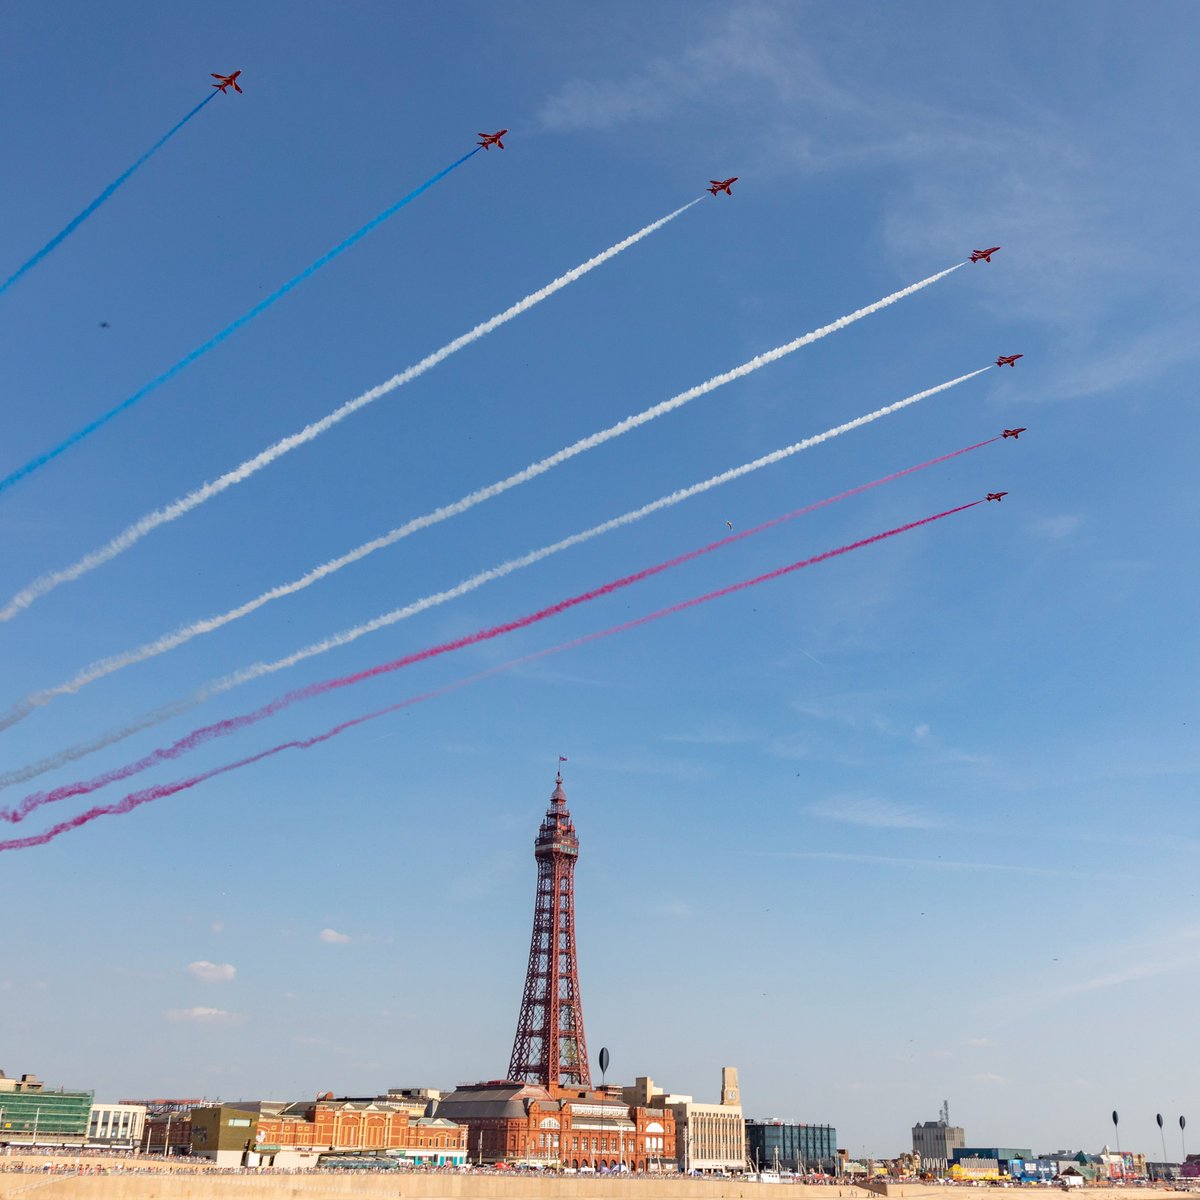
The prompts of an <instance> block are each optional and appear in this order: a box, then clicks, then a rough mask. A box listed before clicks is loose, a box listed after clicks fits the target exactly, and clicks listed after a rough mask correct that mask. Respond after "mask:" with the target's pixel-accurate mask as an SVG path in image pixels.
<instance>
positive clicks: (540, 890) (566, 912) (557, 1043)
mask: <svg viewBox="0 0 1200 1200" xmlns="http://www.w3.org/2000/svg"><path fill="white" fill-rule="evenodd" d="M562 782H563V781H562V773H561V772H559V774H558V775H557V776H556V777H555V787H554V791H553V793H552V794H551V796H550V807H549V808H548V809H547V810H546V816H545V817H544V818H543V820H542V825H541V828H540V829H539V830H538V835H537V839H536V840H535V842H534V843H533V856H534V858H535V859H536V860H537V896H536V898H535V900H534V904H533V937H532V938H531V939H530V942H529V966H528V968H527V970H526V972H525V992H524V995H523V996H522V997H521V1013H520V1016H518V1018H517V1034H516V1037H515V1038H514V1039H513V1048H512V1058H511V1059H510V1060H509V1065H508V1077H509V1079H512V1080H521V1081H523V1082H526V1083H540V1084H542V1086H543V1087H554V1086H560V1087H568V1086H574V1087H582V1088H590V1087H591V1086H592V1077H591V1069H590V1067H589V1066H588V1054H587V1039H586V1037H585V1036H584V1032H583V1001H582V1000H581V998H580V995H579V962H578V958H577V955H576V948H575V882H574V877H575V860H576V858H578V856H579V838H578V837H576V835H575V825H574V822H572V820H571V814H570V813H569V812H568V811H567V797H566V794H565V793H564V792H563V787H562Z"/></svg>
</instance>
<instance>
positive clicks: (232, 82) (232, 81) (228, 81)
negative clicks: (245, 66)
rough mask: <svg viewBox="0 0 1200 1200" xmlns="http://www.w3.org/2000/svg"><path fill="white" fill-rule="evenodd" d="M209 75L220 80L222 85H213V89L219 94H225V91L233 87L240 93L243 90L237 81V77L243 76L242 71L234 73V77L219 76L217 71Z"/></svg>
mask: <svg viewBox="0 0 1200 1200" xmlns="http://www.w3.org/2000/svg"><path fill="white" fill-rule="evenodd" d="M209 74H210V75H211V76H212V77H213V78H214V79H219V80H220V81H221V82H220V83H214V84H213V87H215V88H216V89H217V91H218V92H224V91H225V89H226V88H229V87H232V88H233V90H234V91H235V92H240V91H241V90H242V89H241V88H240V87H239V86H238V81H237V77H238V76H239V75H240V74H241V71H234V73H233V74H232V75H218V74H217V73H216V71H210V72H209Z"/></svg>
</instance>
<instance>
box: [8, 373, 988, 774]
mask: <svg viewBox="0 0 1200 1200" xmlns="http://www.w3.org/2000/svg"><path fill="white" fill-rule="evenodd" d="M990 369H991V368H990V367H983V368H981V369H980V370H978V371H971V372H969V373H968V374H966V375H960V376H958V378H957V379H950V380H947V381H946V382H945V383H939V384H938V385H937V386H936V387H931V388H926V390H925V391H923V392H916V393H914V394H913V395H911V396H906V397H905V398H904V399H903V400H897V401H896V402H895V403H894V404H888V405H885V406H884V407H883V408H877V409H876V410H875V411H874V412H870V413H866V414H865V415H864V416H861V417H855V418H854V419H853V420H852V421H846V422H844V423H843V424H841V425H835V426H833V428H831V429H826V430H825V431H824V433H818V434H814V435H813V436H812V437H808V438H805V439H804V440H803V441H799V442H794V443H793V444H792V445H790V446H784V447H783V448H782V449H780V450H773V451H772V452H771V453H770V454H764V455H763V456H762V457H761V458H756V459H754V460H752V461H751V462H748V463H743V464H742V465H741V466H740V467H731V468H730V469H729V470H728V471H722V472H721V473H720V474H719V475H713V476H712V477H711V478H709V479H705V480H703V481H702V482H700V483H694V484H692V485H691V486H690V487H686V488H680V489H678V490H677V491H674V492H670V493H669V494H668V495H666V496H662V497H660V498H659V499H658V500H654V501H651V502H650V503H649V504H643V505H642V507H641V508H635V509H633V510H631V511H630V512H627V513H624V514H623V515H622V516H619V517H613V518H612V519H611V520H608V521H604V522H602V523H601V524H599V525H593V526H592V528H591V529H585V530H583V531H582V532H581V533H574V534H572V535H571V536H570V537H565V538H562V539H561V540H560V541H557V542H552V543H551V544H550V545H548V546H543V547H542V548H541V549H539V550H531V551H530V552H529V553H528V554H523V555H521V556H519V557H518V558H512V559H509V560H508V561H507V562H504V563H501V564H500V565H499V566H495V567H491V568H490V569H488V570H486V571H480V572H479V573H478V574H476V575H472V576H471V577H470V578H469V579H464V580H463V581H462V582H461V583H458V584H456V585H455V586H454V587H452V588H447V589H446V590H445V591H441V592H435V593H433V594H432V595H429V596H425V597H423V598H422V599H420V600H415V601H413V602H412V603H411V604H407V605H405V606H404V607H402V608H396V609H393V610H392V611H391V612H388V613H384V614H383V615H381V616H378V617H374V618H373V619H372V620H370V621H366V622H364V623H363V624H361V625H356V626H354V627H353V628H352V629H346V630H343V631H342V632H341V633H336V634H334V635H332V636H331V637H328V638H324V639H323V640H321V641H319V642H314V643H313V644H312V645H309V646H305V647H303V648H302V649H300V650H297V651H295V652H294V653H292V654H289V655H286V656H285V657H284V658H279V659H276V660H275V661H274V662H270V663H261V662H260V663H255V664H254V665H252V666H249V667H244V668H242V669H241V670H239V671H235V672H234V673H233V674H231V675H226V676H225V677H224V678H223V679H219V680H216V681H215V682H213V683H210V684H206V685H205V686H204V687H202V688H200V689H199V690H198V691H196V692H195V693H193V694H192V696H190V697H188V698H186V699H183V700H178V701H176V702H174V703H172V704H169V705H166V706H164V707H163V708H160V709H156V710H155V711H154V712H152V713H149V714H147V715H145V716H143V717H141V718H139V719H138V720H137V721H135V722H133V723H132V724H130V725H127V726H125V727H123V728H121V729H118V730H114V731H113V732H112V733H109V734H105V735H103V736H101V737H100V738H98V739H96V740H95V741H93V742H88V743H86V744H84V745H82V746H76V747H73V748H72V749H70V750H66V751H63V752H62V753H61V754H58V755H55V756H53V757H51V758H47V759H43V760H42V761H41V762H39V763H34V764H32V765H31V766H29V767H23V768H21V769H19V770H15V771H8V772H6V773H4V774H3V775H0V789H3V788H5V787H8V786H9V785H10V784H13V783H21V782H24V781H26V780H28V779H32V778H34V777H35V776H37V775H40V774H43V773H44V772H46V771H50V770H53V769H54V768H56V767H61V766H64V765H65V764H66V763H68V762H72V761H74V760H75V759H78V758H82V757H84V756H85V755H87V754H90V753H92V752H93V751H95V750H99V749H102V748H103V747H105V746H111V745H113V744H115V743H116V742H119V741H122V740H124V739H125V738H127V737H129V736H131V735H132V734H134V733H138V732H140V731H141V730H143V729H146V728H149V727H150V726H151V725H157V724H159V723H160V722H161V721H165V720H167V719H169V718H170V717H173V716H177V715H178V714H179V713H181V712H186V711H187V710H188V709H191V708H194V707H196V706H197V705H199V704H202V703H203V702H204V701H206V700H209V699H211V698H212V697H213V696H219V695H222V694H223V693H225V692H228V691H232V690H233V689H234V688H236V687H240V686H241V685H242V684H243V683H249V682H250V681H251V680H252V679H261V678H262V677H263V676H264V675H272V674H274V673H275V672H276V671H282V670H285V669H286V668H288V667H292V666H295V665H296V663H299V662H303V661H304V660H305V659H308V658H315V657H316V656H317V655H319V654H324V653H326V652H327V651H329V650H333V649H336V648H337V647H339V646H346V645H349V644H350V643H351V642H355V641H357V640H358V639H359V638H360V637H364V636H365V635H366V634H368V633H374V632H375V631H376V630H379V629H384V628H386V627H387V626H389V625H394V624H396V623H397V622H398V621H403V620H404V619H405V618H407V617H411V616H415V615H416V614H417V613H420V612H424V611H425V610H426V609H429V608H434V607H436V606H437V605H440V604H444V603H446V601H448V600H454V599H456V598H457V597H459V596H465V595H466V594H467V593H468V592H473V591H474V590H475V589H476V588H479V587H482V586H483V585H484V584H485V583H490V582H491V581H492V580H494V579H502V578H503V577H504V576H506V575H511V574H513V572H515V571H520V570H522V569H523V568H525V567H528V566H532V565H533V564H534V563H537V562H541V561H542V559H544V558H549V557H550V556H551V555H552V554H558V553H559V552H560V551H562V550H567V549H570V548H571V547H572V546H578V545H580V544H581V543H583V542H587V541H591V539H592V538H594V537H599V536H600V535H601V534H603V533H608V532H610V531H611V530H613V529H620V528H621V527H622V526H625V525H632V524H633V523H634V522H635V521H640V520H641V519H642V518H643V517H648V516H649V515H650V514H651V513H655V512H658V511H660V510H661V509H664V508H671V507H673V506H674V505H676V504H680V503H682V502H683V501H684V500H687V499H690V498H691V497H692V496H698V495H700V493H702V492H707V491H711V490H712V489H713V488H716V487H720V486H721V485H722V484H725V483H730V482H732V481H733V480H735V479H740V478H742V476H743V475H749V474H750V473H751V472H753V471H758V470H761V468H763V467H768V466H771V465H772V464H774V463H777V462H782V461H783V459H785V458H790V457H791V456H792V455H794V454H799V453H800V451H802V450H808V449H810V448H811V447H812V446H819V445H820V444H821V443H822V442H827V441H829V440H830V439H832V438H835V437H840V436H841V435H842V434H843V433H849V432H850V431H851V430H854V429H858V428H860V427H861V426H863V425H869V424H870V423H871V422H872V421H878V420H879V419H880V418H881V417H886V416H889V415H890V414H892V413H894V412H899V411H900V409H902V408H908V407H909V405H912V404H916V403H918V402H919V401H921V400H925V399H927V398H928V397H930V396H936V395H937V394H938V393H939V392H945V391H949V389H950V388H952V387H957V386H958V385H959V384H960V383H965V382H966V381H967V380H968V379H974V378H975V376H977V375H982V374H984V373H985V372H986V371H988V370H990Z"/></svg>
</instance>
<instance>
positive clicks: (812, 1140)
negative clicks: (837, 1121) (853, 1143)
mask: <svg viewBox="0 0 1200 1200" xmlns="http://www.w3.org/2000/svg"><path fill="white" fill-rule="evenodd" d="M746 1150H747V1153H748V1155H749V1158H750V1161H751V1162H752V1163H753V1164H754V1167H755V1169H756V1170H761V1171H794V1172H796V1173H797V1174H799V1175H811V1174H823V1175H828V1174H835V1173H836V1172H837V1169H838V1152H837V1130H836V1129H834V1127H833V1126H832V1125H802V1124H799V1123H796V1122H791V1121H781V1120H779V1119H778V1118H777V1117H772V1118H769V1119H767V1120H762V1121H747V1122H746Z"/></svg>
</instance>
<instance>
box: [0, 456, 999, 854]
mask: <svg viewBox="0 0 1200 1200" xmlns="http://www.w3.org/2000/svg"><path fill="white" fill-rule="evenodd" d="M993 440H995V439H993ZM980 444H981V445H985V444H986V443H980ZM959 453H963V451H959ZM912 469H914V470H915V469H917V468H912ZM982 503H983V501H982V500H972V501H971V502H970V503H969V504H960V505H958V507H957V508H948V509H946V510H945V511H944V512H940V513H934V514H933V516H931V517H922V518H921V519H920V520H919V521H910V522H909V523H908V524H906V525H897V526H896V528H894V529H887V530H885V531H884V532H883V533H876V534H873V535H872V536H871V537H867V538H862V539H860V540H859V541H857V542H850V543H849V544H848V545H845V546H838V547H837V548H836V549H834V550H826V551H824V552H823V553H822V554H815V555H813V557H812V558H804V559H801V560H800V561H799V562H794V563H789V564H788V565H787V566H786V567H777V568H776V569H775V570H774V571H767V572H766V573H765V574H763V575H755V576H754V577H753V578H751V579H743V580H742V581H741V582H740V583H731V584H729V585H727V586H726V587H723V588H718V589H717V590H716V591H712V592H706V593H705V594H704V595H702V596H694V597H692V599H690V600H681V601H680V602H679V603H678V604H672V605H670V606H668V607H667V608H660V609H658V610H657V611H656V612H652V613H649V614H647V615H646V616H644V617H635V618H634V619H633V620H631V621H625V622H623V623H622V624H620V625H614V626H612V627H611V628H609V629H603V630H600V631H599V632H597V633H589V634H585V635H584V636H583V637H579V638H575V639H574V640H573V641H570V642H564V643H563V644H561V645H559V646H553V647H551V648H550V649H547V650H541V651H537V652H535V653H533V654H528V655H525V656H524V657H522V658H518V659H514V660H513V661H511V662H508V663H503V664H501V665H499V666H496V667H492V668H491V669H490V670H487V671H483V672H481V673H479V674H477V675H472V676H470V677H468V678H467V679H461V680H458V681H457V682H455V683H450V684H446V685H445V686H444V687H440V688H435V689H433V690H432V691H429V692H423V693H421V694H420V695H418V696H412V697H409V698H408V699H407V700H402V701H400V702H399V703H398V704H393V705H390V706H389V707H387V708H383V709H379V710H377V711H376V712H373V713H368V714H367V715H365V716H362V717H355V718H353V719H351V720H349V721H344V722H343V723H342V724H340V725H336V726H334V727H333V728H332V729H329V730H326V731H325V732H324V733H321V734H317V735H316V736H315V737H312V738H305V739H301V740H297V741H291V742H282V743H280V744H279V745H278V746H272V747H271V748H270V749H269V750H261V751H259V753H257V754H252V755H250V756H249V757H248V758H242V759H238V760H237V761H236V762H231V763H226V764H225V765H224V766H220V767H214V768H213V769H212V770H210V771H204V772H202V773H201V774H199V775H193V776H191V777H190V778H188V779H180V780H177V781H176V782H175V783H163V784H158V785H156V786H155V787H149V788H144V789H143V790H142V791H140V792H130V794H129V795H128V796H126V797H125V798H124V799H122V800H119V801H118V802H117V803H116V804H106V805H97V806H96V807H94V808H89V809H88V810H87V811H86V812H82V813H80V814H79V815H78V816H75V817H72V818H71V819H70V820H69V821H61V822H59V823H58V824H57V825H52V826H51V827H50V828H49V829H47V830H45V831H44V832H42V833H37V834H32V835H30V836H29V837H23V838H10V839H9V840H7V841H0V851H3V850H26V849H29V848H30V847H32V846H44V845H45V844H46V843H47V842H50V841H53V840H54V839H55V838H56V837H58V836H59V835H60V834H63V833H67V832H69V831H70V830H72V829H78V828H79V827H80V826H81V825H87V824H89V823H90V822H92V821H94V820H96V818H97V817H105V816H115V815H120V814H122V813H127V812H132V811H133V810H134V809H135V808H139V807H140V806H141V805H143V804H149V803H150V802H151V801H152V800H162V799H165V798H166V797H167V796H173V795H175V794H176V793H177V792H185V791H188V790H189V789H191V788H194V787H195V786H196V785H197V784H200V783H204V782H206V781H207V780H209V779H213V778H215V777H216V776H218V775H225V774H228V773H229V772H230V771H236V770H238V769H239V768H241V767H248V766H250V765H252V764H253V763H257V762H261V761H262V760H263V759H265V758H271V757H273V756H274V755H276V754H280V753H282V752H283V751H284V750H293V749H295V750H307V749H309V748H310V747H312V746H316V745H318V744H320V743H321V742H326V741H329V740H330V739H331V738H334V737H337V736H338V734H340V733H343V732H344V731H345V730H347V729H351V728H353V727H354V726H356V725H362V724H364V723H366V722H367V721H372V720H375V719H376V718H378V717H382V716H385V715H386V714H388V713H392V712H396V711H397V710H398V709H401V708H408V707H411V706H412V705H413V704H418V703H420V702H421V701H423V700H428V699H431V698H433V697H435V696H440V695H444V694H445V693H447V692H451V691H455V690H457V689H458V688H460V687H464V686H465V685H466V684H468V683H473V682H476V681H478V680H480V679H484V678H487V677H488V676H489V675H495V674H498V673H499V672H501V671H506V670H509V669H510V668H512V667H515V666H517V665H519V664H521V663H526V662H531V661H533V660H534V659H538V658H544V657H546V656H547V655H550V654H558V653H561V652H562V651H564V650H570V649H573V648H575V647H577V646H583V645H586V644H587V643H588V642H594V641H598V640H599V639H600V638H605V637H611V636H612V635H613V634H616V633H624V632H625V631H627V630H630V629H636V628H638V627H639V626H641V625H648V624H649V623H650V622H651V621H658V620H661V619H662V618H663V617H669V616H673V615H674V614H675V613H681V612H685V611H686V610H687V609H689V608H696V607H698V606H699V605H701V604H707V603H708V602H709V601H710V600H717V599H720V598H721V597H722V596H730V595H733V594H734V593H735V592H741V591H745V589H746V588H751V587H756V586H757V585H758V584H760V583H766V582H768V581H769V580H772V579H779V578H781V577H782V576H784V575H790V574H791V573H792V572H793V571H799V570H802V569H803V568H804V567H811V566H814V565H815V564H816V563H820V562H825V561H826V560H827V559H830V558H837V557H839V556H840V555H842V554H849V553H850V551H851V550H859V549H861V548H862V547H863V546H870V545H873V544H874V543H875V542H882V541H884V540H886V539H887V538H891V537H895V536H896V535H897V534H900V533H907V532H908V531H909V530H910V529H919V528H920V527H921V526H922V525H930V524H932V523H933V522H934V521H940V520H942V519H943V518H944V517H951V516H953V515H954V514H955V513H960V512H965V511H966V510H967V509H968V508H975V507H976V506H977V505H979V504H982ZM784 519H785V518H782V517H780V518H776V521H775V522H772V523H777V522H778V521H780V520H784ZM751 532H752V531H751V530H747V531H746V535H748V534H749V533H751ZM743 536H745V535H743ZM734 540H736V537H734V538H724V539H722V542H721V543H714V546H715V545H717V544H724V543H727V542H730V541H734ZM706 549H707V548H706ZM699 553H703V551H693V552H692V553H691V554H690V555H685V556H681V558H680V559H678V560H675V561H684V559H686V558H694V557H695V556H696V555H697V554H699ZM653 570H654V568H650V569H649V571H647V572H639V574H638V575H637V576H627V577H626V579H627V580H633V579H635V578H645V576H646V574H648V573H649V572H650V571H653ZM623 583H624V581H621V580H618V581H616V582H615V583H614V584H606V585H605V587H604V588H596V589H595V590H594V591H593V592H584V593H582V596H584V597H589V598H591V597H594V596H596V595H603V594H607V591H609V590H612V589H613V588H614V587H615V586H617V585H618V584H620V585H622V586H623ZM581 602H582V598H581V597H578V596H577V597H573V598H572V600H570V601H563V602H562V604H558V605H552V606H551V607H549V608H546V609H542V610H541V612H540V613H535V614H532V615H531V616H529V617H523V618H521V619H520V620H518V621H511V622H508V623H506V624H505V625H495V626H493V627H492V628H491V629H490V630H482V631H480V633H477V634H471V635H470V636H469V637H468V638H460V639H459V640H458V642H447V643H444V647H448V648H457V647H458V646H459V645H472V644H474V643H476V642H480V641H484V640H486V637H496V636H497V635H498V633H499V632H507V631H508V630H510V629H519V628H523V627H524V626H525V625H528V624H532V623H533V622H534V621H535V620H538V621H540V620H544V619H545V617H546V616H553V615H555V614H556V613H558V612H562V611H564V606H569V605H570V604H572V603H581ZM485 635H486V637H485ZM444 647H434V648H433V650H435V651H437V652H438V653H444ZM431 653H432V652H431V651H421V652H420V654H419V655H409V656H408V658H407V659H396V660H395V662H394V663H384V664H382V665H381V666H378V667H373V668H370V669H369V670H367V671H360V672H358V673H357V674H355V675H347V676H345V677H344V678H343V679H340V680H328V681H326V682H325V683H322V684H313V685H312V686H311V687H310V688H301V689H299V690H298V691H296V692H292V693H289V695H290V696H293V697H295V698H297V699H300V698H304V697H305V696H306V695H317V694H319V691H328V690H330V689H331V688H333V687H339V686H340V687H345V686H347V684H348V682H349V681H355V682H357V681H358V680H360V679H366V678H370V677H372V676H374V675H378V674H381V673H383V672H384V671H387V670H395V669H397V668H398V666H399V665H404V664H406V663H407V662H408V661H418V660H419V659H420V658H427V657H431ZM314 689H316V690H314ZM282 700H287V697H286V696H285V697H283V698H282ZM281 702H282V701H276V702H275V703H276V704H277V705H279V704H281ZM271 707H272V706H271V705H266V706H264V708H262V709H259V710H258V712H259V713H264V712H265V711H266V710H267V709H271ZM274 711H278V709H275V710H274ZM254 715H255V714H247V717H253V716H254ZM234 720H235V721H238V720H247V718H234ZM221 724H229V722H222V723H221ZM208 728H209V729H216V728H217V726H208ZM202 732H204V731H202V730H199V731H197V733H202ZM193 736H195V735H193ZM184 740H186V739H184ZM177 744H178V743H177Z"/></svg>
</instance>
